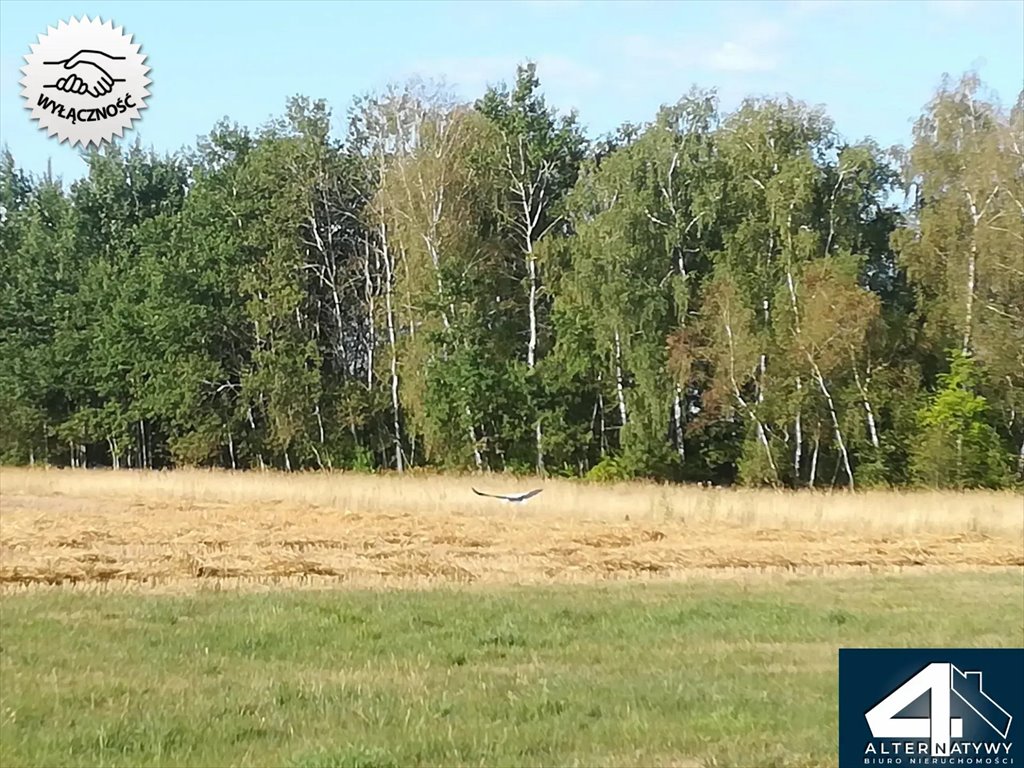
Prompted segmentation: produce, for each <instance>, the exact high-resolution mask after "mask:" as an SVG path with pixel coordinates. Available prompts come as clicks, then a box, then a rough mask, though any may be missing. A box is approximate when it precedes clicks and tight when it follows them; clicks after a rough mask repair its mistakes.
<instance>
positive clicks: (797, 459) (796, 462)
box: [793, 376, 804, 485]
mask: <svg viewBox="0 0 1024 768" xmlns="http://www.w3.org/2000/svg"><path fill="white" fill-rule="evenodd" d="M802 390H803V385H802V384H801V382H800V377H799V376H797V377H796V391H797V397H798V398H799V396H800V393H801V392H802ZM793 438H794V440H795V442H796V446H795V447H794V448H793V470H794V472H795V473H796V482H797V485H799V484H800V463H801V459H802V458H803V450H804V433H803V425H802V424H801V422H800V403H799V402H797V406H796V423H795V424H794V428H793Z"/></svg>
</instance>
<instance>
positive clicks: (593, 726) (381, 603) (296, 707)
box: [0, 571, 1024, 768]
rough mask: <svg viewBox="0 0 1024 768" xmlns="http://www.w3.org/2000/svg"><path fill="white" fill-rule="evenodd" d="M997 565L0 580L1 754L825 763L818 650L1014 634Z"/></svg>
mask: <svg viewBox="0 0 1024 768" xmlns="http://www.w3.org/2000/svg"><path fill="white" fill-rule="evenodd" d="M1022 602H1024V585H1022V576H1021V573H1020V572H1019V571H1017V572H1015V573H1007V574H997V575H981V574H961V575H944V576H887V577H877V578H865V577H857V578H848V579H838V578H809V577H803V578H792V579H787V580H782V579H779V578H772V579H768V578H766V579H765V581H764V582H746V583H740V582H735V583H734V582H726V581H694V582H685V583H676V584H659V585H655V584H648V585H644V584H638V583H633V584H619V585H611V586H578V587H557V588H556V587H550V588H531V589H525V588H521V589H518V588H517V589H512V588H508V589H483V588H465V589H460V590H454V589H453V590H447V589H446V590H433V591H392V592H384V591H378V592H372V591H365V592H348V591H334V592H312V591H292V592H285V591H282V592H272V593H263V594H244V593H216V592H207V593H199V594H195V595H190V596H178V597H171V596H146V595H137V594H136V595H128V594H110V595H100V594H84V593H83V594H75V593H73V592H47V593H44V592H35V593H26V594H24V595H14V596H11V595H9V596H5V597H3V598H0V611H2V613H0V617H2V636H0V765H3V766H4V767H5V768H7V767H8V766H17V765H36V766H60V765H88V766H110V765H123V766H155V765H161V766H164V765H168V766H169V765H195V766H227V765H251V766H271V765H285V766H305V767H306V768H313V767H314V766H323V767H326V766H348V767H349V768H357V767H358V768H371V766H409V765H428V766H442V765H443V766H452V765H487V766H492V765H502V766H526V765H543V766H555V765H582V766H598V765H643V766H653V765H663V766H668V765H675V766H687V765H690V766H693V765H697V766H700V765H708V766H752V767H753V766H756V767H757V768H764V767H766V766H789V765H801V766H821V765H834V764H835V759H836V758H835V751H836V712H837V702H836V658H837V656H836V649H837V648H839V647H841V646H842V647H856V646H920V645H926V646H927V645H931V646H942V645H946V646H1014V645H1021V644H1022V643H1024V637H1022V635H1024V605H1022Z"/></svg>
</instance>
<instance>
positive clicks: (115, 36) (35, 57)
mask: <svg viewBox="0 0 1024 768" xmlns="http://www.w3.org/2000/svg"><path fill="white" fill-rule="evenodd" d="M31 48H32V52H31V53H29V54H26V55H25V66H24V67H22V68H21V72H22V74H23V75H24V77H23V78H22V80H21V85H22V90H21V95H22V96H23V97H24V99H25V109H30V110H32V119H34V120H38V121H39V128H40V129H45V130H46V132H47V135H48V136H54V135H56V136H57V140H58V141H59V142H64V141H67V142H69V143H70V145H71V146H72V147H74V146H77V145H78V144H81V145H82V146H83V147H88V146H89V145H90V144H95V145H96V146H97V147H99V146H100V144H102V143H103V142H105V141H106V142H109V141H110V140H111V139H112V138H113V137H114V136H117V137H121V136H122V135H123V132H124V130H125V129H126V128H128V129H130V128H131V127H132V121H134V120H138V119H140V118H141V115H140V114H139V110H142V109H145V107H146V97H147V96H149V90H148V88H147V86H148V85H149V83H150V79H149V78H148V77H147V76H146V73H147V72H149V67H147V66H146V63H145V62H146V56H145V54H142V53H139V48H140V45H138V44H133V43H132V36H131V35H128V34H125V33H124V31H123V28H122V27H114V23H113V22H112V21H109V20H108V21H107V22H106V23H103V22H102V21H100V19H99V18H95V19H92V20H90V19H89V17H88V16H83V17H82V19H81V20H79V19H76V18H74V17H72V19H71V20H70V21H68V22H64V21H61V22H60V23H59V24H58V25H57V28H56V29H54V28H53V27H49V28H48V29H47V31H46V34H43V35H39V42H38V43H35V44H33V45H32V46H31Z"/></svg>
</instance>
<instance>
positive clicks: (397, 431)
mask: <svg viewBox="0 0 1024 768" xmlns="http://www.w3.org/2000/svg"><path fill="white" fill-rule="evenodd" d="M383 256H384V311H385V313H386V319H387V327H388V343H389V344H390V346H391V415H392V427H393V429H394V449H395V468H396V469H397V470H398V471H399V472H404V471H405V464H404V460H403V456H402V427H401V411H400V408H399V402H398V342H397V339H396V335H395V313H394V308H393V306H392V304H391V291H392V287H393V282H394V265H393V264H392V259H391V252H390V251H389V250H388V248H387V241H384V254H383Z"/></svg>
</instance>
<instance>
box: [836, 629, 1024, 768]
mask: <svg viewBox="0 0 1024 768" xmlns="http://www.w3.org/2000/svg"><path fill="white" fill-rule="evenodd" d="M1022 721H1024V648H993V649H978V648H961V649H954V648H948V649H947V648H841V649H840V650H839V768H853V766H858V767H859V766H872V765H886V766H927V767H928V768H931V766H1013V765H1016V766H1024V746H1022V745H1021V744H1019V743H1018V742H1020V741H1021V739H1024V722H1022Z"/></svg>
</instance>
